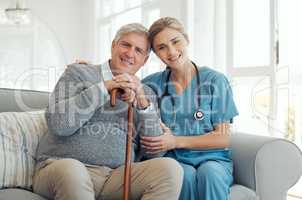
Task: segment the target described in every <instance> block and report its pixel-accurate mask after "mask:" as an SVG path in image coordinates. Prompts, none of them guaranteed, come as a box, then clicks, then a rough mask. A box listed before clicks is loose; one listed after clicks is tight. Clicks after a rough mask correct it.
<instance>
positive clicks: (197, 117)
mask: <svg viewBox="0 0 302 200" xmlns="http://www.w3.org/2000/svg"><path fill="white" fill-rule="evenodd" d="M192 64H193V65H194V68H195V71H196V76H197V77H196V78H197V107H198V109H197V110H196V111H195V112H194V114H193V117H194V119H195V120H203V118H204V113H203V112H202V111H201V110H200V97H201V96H200V95H201V94H200V77H199V70H198V67H197V66H196V64H195V63H194V62H192ZM170 76H171V70H169V71H168V74H167V79H166V82H165V89H164V93H163V94H162V95H161V97H160V98H159V105H160V107H161V103H162V99H163V98H164V97H166V96H170V97H171V103H172V110H173V118H174V123H173V124H174V125H175V122H176V111H175V99H174V97H173V96H172V95H170V93H169V88H168V83H169V82H170Z"/></svg>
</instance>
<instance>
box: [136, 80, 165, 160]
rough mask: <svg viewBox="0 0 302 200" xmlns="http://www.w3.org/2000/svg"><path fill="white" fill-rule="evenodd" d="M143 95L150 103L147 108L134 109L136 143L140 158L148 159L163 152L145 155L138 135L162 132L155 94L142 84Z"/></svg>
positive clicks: (160, 133) (158, 134)
mask: <svg viewBox="0 0 302 200" xmlns="http://www.w3.org/2000/svg"><path fill="white" fill-rule="evenodd" d="M144 90H145V95H146V96H147V99H148V100H149V102H150V105H149V107H150V108H148V109H147V110H138V109H136V114H135V120H134V122H135V130H136V132H137V137H136V138H135V139H136V143H137V144H138V145H137V146H138V151H139V156H140V157H141V158H140V159H150V158H154V157H160V156H162V155H164V154H165V152H162V153H160V154H156V155H147V154H146V153H145V150H144V149H143V148H141V146H140V141H139V139H140V136H160V135H162V134H163V131H162V128H161V126H160V122H161V120H160V116H159V110H158V104H157V96H156V95H155V93H154V92H153V90H152V89H151V88H150V87H148V86H146V85H144Z"/></svg>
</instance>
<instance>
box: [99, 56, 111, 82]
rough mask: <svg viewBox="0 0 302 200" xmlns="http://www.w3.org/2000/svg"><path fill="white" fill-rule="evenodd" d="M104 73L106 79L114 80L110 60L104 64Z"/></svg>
mask: <svg viewBox="0 0 302 200" xmlns="http://www.w3.org/2000/svg"><path fill="white" fill-rule="evenodd" d="M101 71H102V75H103V78H104V81H108V80H112V77H113V74H112V71H111V69H110V65H109V60H108V61H107V62H105V63H103V64H102V70H101Z"/></svg>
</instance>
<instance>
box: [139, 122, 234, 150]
mask: <svg viewBox="0 0 302 200" xmlns="http://www.w3.org/2000/svg"><path fill="white" fill-rule="evenodd" d="M229 126H230V125H229V123H221V124H218V125H216V126H215V128H214V131H211V132H209V133H207V134H205V135H199V136H174V135H173V134H172V132H171V130H170V129H169V128H168V127H166V126H165V125H164V124H162V128H163V130H164V135H161V136H158V137H142V138H141V145H142V146H143V147H144V148H145V149H146V150H147V153H149V154H156V153H159V152H162V151H168V150H172V149H195V150H201V149H218V148H227V147H229V143H230V142H229V132H230V131H229V129H230V128H229Z"/></svg>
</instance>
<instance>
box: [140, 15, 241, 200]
mask: <svg viewBox="0 0 302 200" xmlns="http://www.w3.org/2000/svg"><path fill="white" fill-rule="evenodd" d="M149 33H150V41H151V46H152V49H153V51H154V52H155V54H156V55H157V56H158V57H159V58H160V59H161V60H162V61H163V62H164V63H165V64H166V65H167V68H166V69H165V70H164V71H163V72H159V73H155V74H152V75H150V76H148V77H147V78H145V79H144V80H143V82H144V83H145V84H147V85H149V86H150V87H151V88H152V89H153V90H154V91H155V92H156V94H157V95H158V97H159V98H158V99H159V101H158V102H159V107H160V114H161V119H162V122H163V124H162V126H163V129H164V131H165V134H164V135H162V136H159V137H152V138H151V137H143V138H142V140H141V143H142V145H143V146H144V148H145V149H146V150H147V152H148V153H150V154H156V153H159V152H162V151H167V153H166V155H165V156H167V157H171V158H174V159H176V160H178V161H179V162H180V164H181V165H182V166H183V169H184V180H183V186H182V192H181V195H180V199H181V200H194V199H195V200H197V199H198V200H226V199H229V197H228V196H229V189H230V186H231V184H232V182H233V176H232V171H233V165H232V160H231V158H230V150H229V149H228V147H229V124H230V123H231V122H232V119H233V117H235V116H236V115H238V112H237V109H236V106H235V104H234V101H233V95H232V90H231V87H230V85H229V82H228V80H227V78H226V77H225V76H224V75H223V74H221V73H219V72H217V71H214V70H213V69H210V68H208V67H200V66H197V65H196V64H195V63H194V62H192V61H191V60H190V59H189V57H188V54H187V53H188V52H187V46H188V44H189V39H188V36H187V34H186V33H185V31H184V28H183V26H182V25H181V24H180V23H179V21H177V20H176V19H175V18H170V17H165V18H161V19H159V20H157V21H155V22H154V23H153V25H152V26H151V27H150V29H149Z"/></svg>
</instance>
